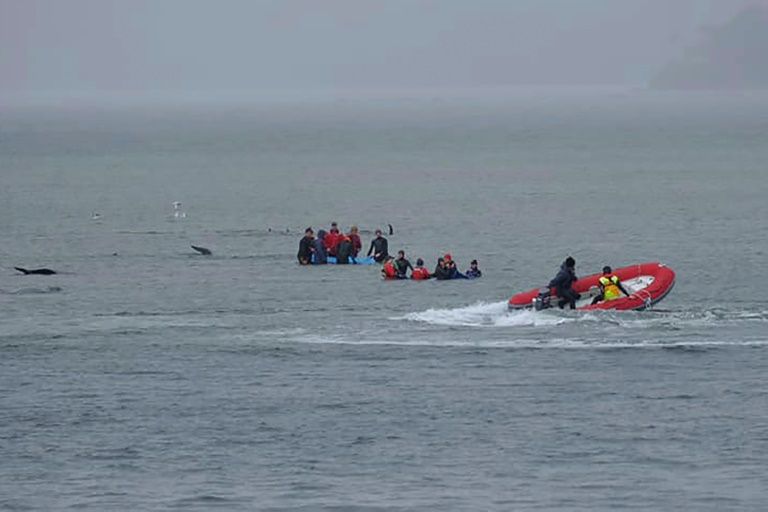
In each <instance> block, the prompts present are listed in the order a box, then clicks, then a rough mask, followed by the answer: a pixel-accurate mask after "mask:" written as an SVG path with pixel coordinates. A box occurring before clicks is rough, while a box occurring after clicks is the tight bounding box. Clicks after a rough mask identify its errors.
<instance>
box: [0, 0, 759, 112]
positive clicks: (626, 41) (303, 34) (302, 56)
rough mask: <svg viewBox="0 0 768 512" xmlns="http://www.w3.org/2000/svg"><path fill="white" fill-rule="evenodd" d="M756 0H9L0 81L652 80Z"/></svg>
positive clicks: (185, 86) (3, 14) (71, 84)
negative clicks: (708, 32)
mask: <svg viewBox="0 0 768 512" xmlns="http://www.w3.org/2000/svg"><path fill="white" fill-rule="evenodd" d="M755 4H763V5H765V2H755V1H748V0H739V1H727V2H725V1H721V0H676V1H674V2H670V1H668V0H646V1H639V0H635V1H627V0H581V1H571V0H547V1H541V0H516V1H492V0H483V1H472V2H469V1H456V0H422V1H404V0H391V1H367V0H348V1H343V0H332V1H323V2H318V1H314V0H287V1H244V0H242V1H241V0H226V1H221V2H213V1H199V0H192V1H190V0H166V1H147V0H131V1H102V0H69V1H66V2H64V1H45V0H31V1H30V0H23V1H22V0H0V94H2V96H3V98H5V99H6V100H8V99H10V100H13V99H14V98H19V97H22V98H28V97H45V96H46V95H54V96H58V95H63V96H67V95H70V96H71V95H75V96H76V95H85V96H89V95H95V94H97V93H98V94H105V93H106V94H109V93H117V94H126V93H128V94H137V93H138V94H145V95H146V94H171V95H174V94H203V95H214V94H219V93H220V94H236V93H244V94H267V93H275V92H283V93H284V92H287V91H343V90H382V89H383V90H391V89H411V88H435V89H436V88H477V87H504V86H510V85H534V84H535V85H596V84H612V85H635V84H637V85H644V84H647V83H648V81H649V80H650V79H651V78H652V77H653V76H654V74H655V73H657V72H659V70H661V69H663V67H664V66H665V65H666V64H667V63H669V62H670V61H674V60H675V59H677V58H679V57H680V56H681V55H683V54H684V52H685V50H686V48H690V47H691V46H692V45H695V44H697V41H698V40H699V39H700V38H701V37H702V34H703V30H706V28H707V27H711V26H714V25H718V24H722V23H725V22H727V21H728V20H729V19H731V18H733V17H734V16H735V15H737V14H738V13H739V12H740V11H742V10H743V9H745V8H747V7H749V6H752V5H755Z"/></svg>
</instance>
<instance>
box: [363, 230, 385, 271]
mask: <svg viewBox="0 0 768 512" xmlns="http://www.w3.org/2000/svg"><path fill="white" fill-rule="evenodd" d="M371 254H373V259H374V260H375V261H376V262H377V263H381V262H382V261H384V260H385V259H387V256H389V242H387V239H386V238H384V237H383V236H381V230H380V229H377V230H376V238H374V239H373V240H371V247H370V248H369V249H368V256H370V255H371Z"/></svg>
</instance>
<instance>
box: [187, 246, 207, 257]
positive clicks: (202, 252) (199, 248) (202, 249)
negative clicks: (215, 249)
mask: <svg viewBox="0 0 768 512" xmlns="http://www.w3.org/2000/svg"><path fill="white" fill-rule="evenodd" d="M190 247H192V248H193V249H194V250H196V251H197V252H199V253H200V254H204V255H206V256H210V255H211V254H213V253H212V252H211V250H210V249H206V248H205V247H200V246H197V245H190Z"/></svg>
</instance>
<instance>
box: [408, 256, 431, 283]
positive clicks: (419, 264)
mask: <svg viewBox="0 0 768 512" xmlns="http://www.w3.org/2000/svg"><path fill="white" fill-rule="evenodd" d="M430 277H432V276H431V275H429V270H427V269H426V268H425V267H424V260H423V259H421V258H419V259H417V260H416V268H414V269H413V271H412V272H411V279H413V280H415V281H423V280H425V279H429V278H430Z"/></svg>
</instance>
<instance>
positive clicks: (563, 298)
mask: <svg viewBox="0 0 768 512" xmlns="http://www.w3.org/2000/svg"><path fill="white" fill-rule="evenodd" d="M576 279H578V278H577V277H576V271H575V269H574V267H569V266H568V265H567V264H566V263H563V264H562V265H560V271H559V272H558V273H557V275H556V276H555V278H554V279H553V280H551V281H550V282H549V287H550V288H554V289H555V293H556V294H557V297H558V298H559V299H560V300H559V301H558V303H557V305H558V306H559V307H560V309H562V308H563V307H565V305H566V304H570V306H571V309H576V301H577V300H579V299H580V298H581V295H579V294H578V293H576V292H575V291H574V289H573V282H574V281H576Z"/></svg>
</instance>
